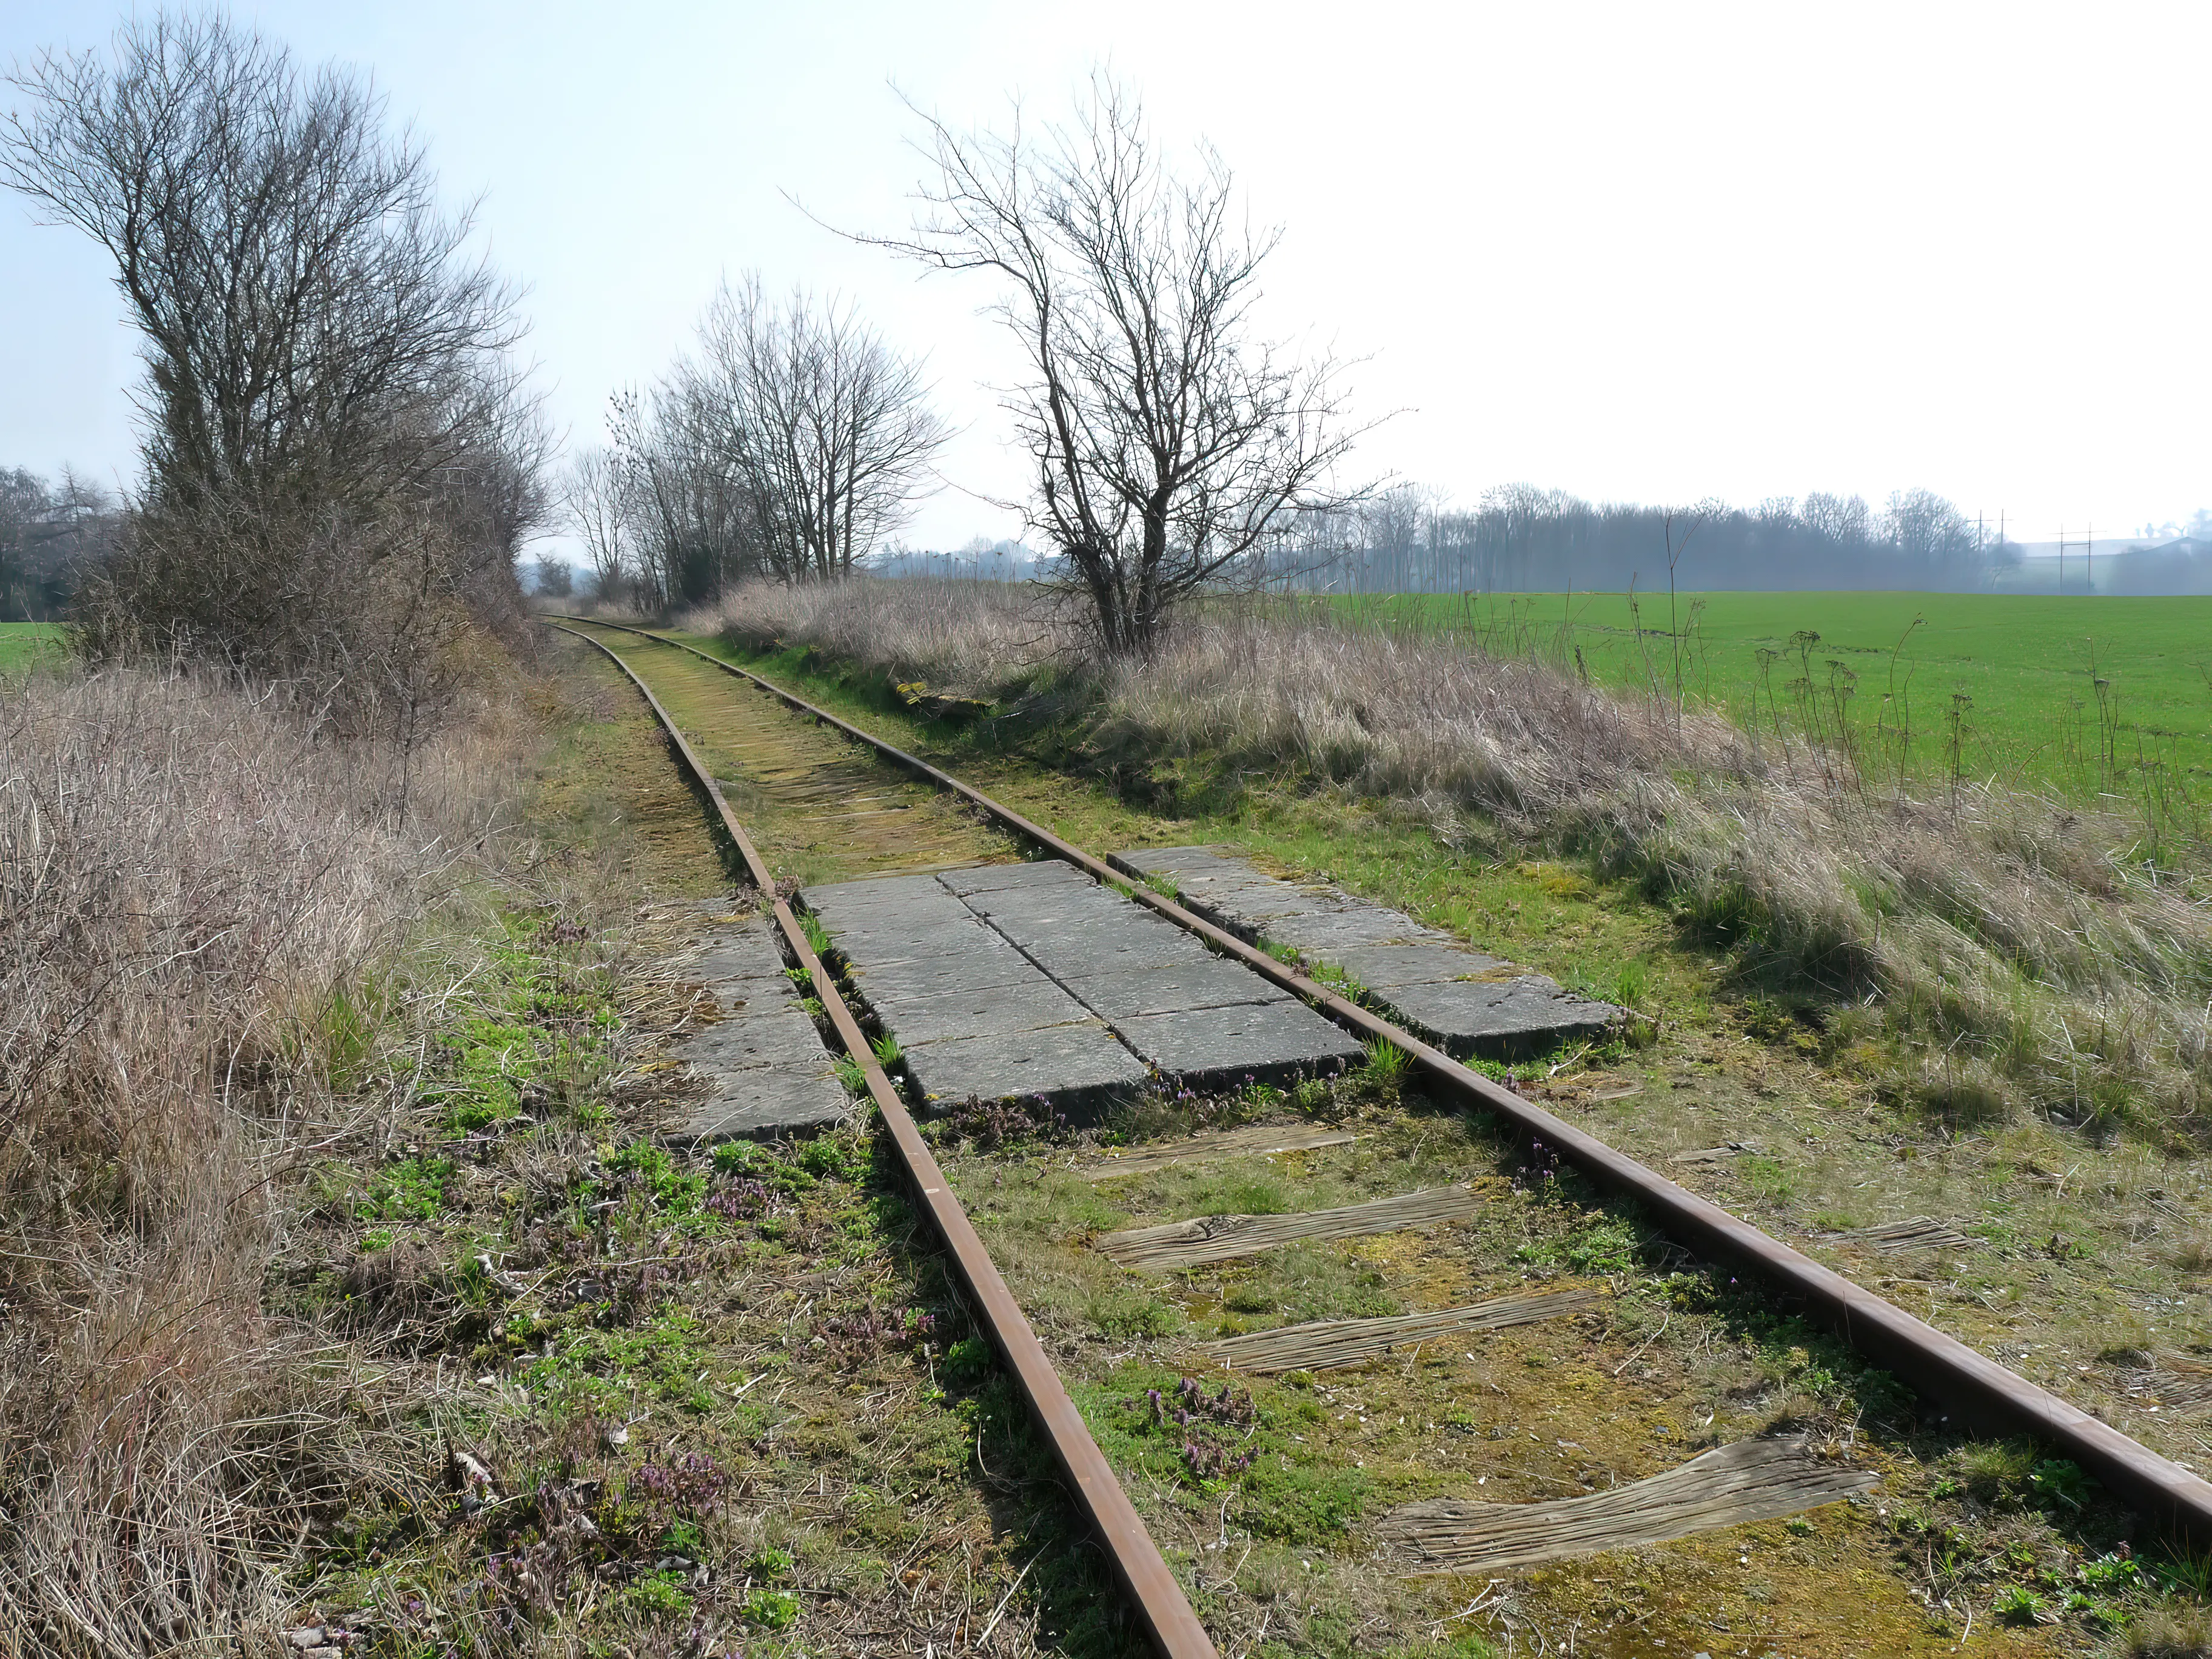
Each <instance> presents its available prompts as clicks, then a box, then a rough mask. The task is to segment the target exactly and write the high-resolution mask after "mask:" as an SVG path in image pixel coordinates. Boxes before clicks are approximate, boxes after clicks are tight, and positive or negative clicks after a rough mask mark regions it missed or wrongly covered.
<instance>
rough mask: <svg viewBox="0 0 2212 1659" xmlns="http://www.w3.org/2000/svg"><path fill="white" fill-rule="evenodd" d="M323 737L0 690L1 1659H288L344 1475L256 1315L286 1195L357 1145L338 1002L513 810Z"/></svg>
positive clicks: (185, 678) (468, 781)
mask: <svg viewBox="0 0 2212 1659" xmlns="http://www.w3.org/2000/svg"><path fill="white" fill-rule="evenodd" d="M313 713H314V711H313V709H310V708H301V707H297V706H294V705H293V704H292V703H291V702H288V701H287V700H286V699H285V698H284V697H283V696H277V695H262V696H254V695H249V694H248V693H246V692H244V691H242V690H239V689H237V688H236V687H235V686H234V685H232V684H226V683H223V682H220V681H217V680H216V679H213V678H208V677H205V676H201V675H196V674H187V673H171V672H162V671H156V670H151V669H136V668H125V667H113V668H109V669H106V670H104V671H100V672H99V673H97V674H90V675H87V674H83V673H82V672H79V671H73V670H72V671H62V672H56V673H53V674H50V675H40V676H35V677H33V678H31V679H30V680H29V681H28V682H27V684H22V685H21V686H14V687H11V686H0V1195H4V1209H0V1249H4V1251H5V1253H6V1258H7V1266H6V1269H5V1274H6V1277H5V1280H4V1285H0V1298H4V1307H0V1443H4V1451H3V1452H0V1654H5V1655H9V1656H14V1655H18V1654H30V1653H41V1654H56V1653H84V1654H94V1653H97V1654H102V1655H113V1654H120V1653H126V1652H127V1653H132V1654H136V1653H140V1652H154V1651H164V1652H166V1651H191V1650H204V1651H212V1650H215V1649H216V1648H217V1647H222V1649H223V1650H225V1651H228V1650H230V1649H229V1647H228V1641H229V1639H230V1637H231V1636H232V1635H233V1634H234V1633H241V1632H252V1633H253V1634H255V1635H258V1636H260V1637H263V1638H266V1637H268V1636H270V1634H272V1633H273V1632H274V1630H275V1627H276V1620H277V1619H278V1617H279V1615H280V1613H281V1608H282V1597H281V1595H280V1594H279V1586H278V1584H277V1582H276V1577H275V1575H276V1571H277V1569H278V1568H279V1567H280V1566H281V1565H283V1560H284V1559H285V1557H286V1555H287V1554H288V1553H289V1550H290V1549H291V1547H293V1545H294V1543H295V1541H296V1537H297V1531H296V1527H295V1523H294V1515H293V1506H294V1504H295V1501H296V1499H297V1497H298V1493H299V1490H300V1488H301V1485H302V1482H303V1481H304V1482H305V1483H306V1484H307V1485H312V1484H313V1468H314V1466H315V1465H317V1464H318V1462H320V1461H321V1460H322V1459H324V1458H327V1457H328V1456H331V1455H343V1451H344V1449H343V1447H340V1446H337V1445H334V1444H331V1443H328V1441H327V1439H325V1443H322V1444H321V1445H320V1446H319V1448H318V1449H317V1455H313V1456H311V1455H307V1450H308V1447H309V1444H310V1441H311V1438H312V1437H315V1436H317V1435H319V1434H323V1433H324V1432H325V1430H326V1428H327V1424H326V1422H325V1419H323V1418H322V1417H321V1416H320V1415H319V1413H318V1411H317V1409H316V1407H315V1404H314V1399H313V1389H312V1388H311V1387H310V1385H309V1383H308V1381H307V1370H306V1366H305V1359H306V1355H307V1351H308V1350H309V1349H311V1348H312V1347H313V1346H314V1344H313V1339H312V1337H311V1335H310V1334H307V1333H303V1332H301V1331H297V1330H288V1329H284V1328H277V1327H276V1326H274V1325H272V1324H271V1322H269V1321H268V1320H267V1319H265V1318H264V1315H263V1313H262V1288H263V1275H264V1267H265V1266H266V1264H267V1262H268V1261H269V1259H270V1255H271V1253H272V1247H273V1245H274V1243H275V1241H276V1237H277V1234H278V1231H279V1230H280V1229H281V1227H282V1226H283V1224H284V1217H283V1210H282V1205H281V1202H280V1200H278V1198H277V1197H276V1193H277V1190H278V1184H279V1183H278V1177H280V1176H282V1175H283V1174H284V1173H285V1172H287V1171H288V1170H290V1169H291V1168H293V1167H294V1166H295V1165H296V1164H298V1163H299V1162H300V1161H301V1158H303V1156H304V1155H305V1154H306V1153H307V1152H310V1151H311V1150H312V1149H313V1147H314V1146H316V1144H317V1143H318V1142H319V1141H323V1140H325V1139H327V1138H328V1137H330V1136H331V1135H332V1134H333V1133H336V1132H337V1131H338V1130H339V1129H340V1128H341V1127H342V1126H341V1125H340V1124H339V1122H338V1121H337V1106H336V1104H335V1103H334V1100H333V1097H332V1094H331V1090H330V1088H329V1086H328V1077H327V1063H326V1062H327V1058H328V1054H329V1053H330V1051H331V1038H332V1035H333V1031H332V1025H331V1011H332V1009H333V1006H334V1003H333V998H334V996H335V995H336V994H339V993H342V992H344V991H346V990H348V989H349V988H351V987H358V986H359V985H360V984H361V983H362V981H363V979H364V978H365V977H367V976H368V975H374V973H376V972H377V971H378V970H379V969H380V968H382V967H383V966H384V965H385V964H386V963H388V962H389V961H390V960H391V957H392V952H393V951H394V950H395V949H396V948H397V947H398V945H399V943H400V942H401V940H402V939H403V938H404V935H405V933H406V930H407V928H408V927H409V926H410V922H411V921H413V919H414V918H416V916H417V915H419V914H421V912H422V908H423V906H424V903H425V896H426V892H427V891H428V885H427V884H428V881H429V879H430V878H432V877H434V876H435V874H436V873H437V872H439V871H440V870H441V869H442V868H444V867H446V866H449V865H450V863H451V862H452V860H453V856H454V855H453V850H452V849H453V848H455V847H456V846H465V845H466V844H468V843H467V842H465V841H463V840H462V839H461V836H462V835H463V833H464V832H465V833H466V834H467V835H468V836H470V837H471V838H473V837H474V836H476V835H477V834H478V833H480V830H481V825H482V822H483V818H484V817H485V814H486V811H487V805H488V804H489V803H490V802H492V801H494V800H495V799H497V797H498V795H499V794H500V793H501V791H502V785H503V783H504V781H505V778H504V775H503V773H502V769H501V766H500V765H499V764H498V762H499V760H500V758H501V747H500V745H499V744H497V743H496V742H494V743H492V744H489V746H487V745H486V744H485V740H484V737H483V726H481V725H479V726H477V728H476V729H475V730H474V731H471V730H470V729H468V728H466V727H457V728H455V729H454V730H453V732H450V733H449V734H448V735H447V736H446V737H444V738H439V739H436V740H434V741H433V742H432V743H431V744H429V745H428V747H427V748H425V749H423V750H420V751H418V753H417V754H416V756H415V757H413V759H412V761H411V763H410V767H409V769H408V772H407V775H405V776H404V777H403V776H401V775H398V774H397V773H394V772H391V771H388V770H386V769H381V768H377V767H365V766H364V765H363V764H362V756H361V754H360V753H359V751H357V750H355V749H353V748H350V747H349V746H348V745H345V744H340V743H337V742H334V741H331V740H329V739H328V738H327V735H326V734H325V733H320V732H319V731H318V728H317V723H316V721H315V720H314V719H313ZM494 724H496V722H494ZM403 799H404V801H405V802H406V805H404V808H403V806H402V805H401V802H402V800H403Z"/></svg>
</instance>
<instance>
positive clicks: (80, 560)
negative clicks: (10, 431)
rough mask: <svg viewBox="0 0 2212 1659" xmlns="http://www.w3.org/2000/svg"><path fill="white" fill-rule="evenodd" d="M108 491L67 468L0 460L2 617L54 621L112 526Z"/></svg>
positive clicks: (112, 506)
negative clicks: (41, 469)
mask: <svg viewBox="0 0 2212 1659" xmlns="http://www.w3.org/2000/svg"><path fill="white" fill-rule="evenodd" d="M117 521H118V511H117V507H116V503H115V501H114V500H113V498H112V497H111V496H109V495H106V493H105V492H104V491H102V490H101V489H100V488H99V487H98V486H96V485H94V484H91V483H87V482H86V481H85V480H84V479H82V478H80V477H77V476H76V474H74V473H72V472H67V471H64V473H63V474H62V476H61V477H60V478H59V479H58V481H55V482H52V483H49V482H48V481H47V480H46V479H45V478H42V477H40V476H39V475H38V474H37V473H35V472H28V471H24V470H23V469H22V468H21V467H16V468H14V469H12V470H10V469H9V468H6V467H0V622H53V621H56V620H58V618H59V617H61V615H62V613H63V611H64V609H65V608H66V607H67V605H68V604H69V600H70V593H71V592H73V591H74V590H75V588H76V581H77V577H78V574H79V573H80V572H82V570H83V569H84V568H86V567H87V566H88V565H89V564H91V563H93V562H95V561H96V560H98V559H99V558H100V556H101V555H102V554H104V553H105V552H106V550H107V548H108V545H109V544H110V542H111V540H112V538H113V535H114V532H115V527H116V524H117Z"/></svg>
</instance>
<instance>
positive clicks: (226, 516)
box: [0, 14, 548, 732]
mask: <svg viewBox="0 0 2212 1659" xmlns="http://www.w3.org/2000/svg"><path fill="white" fill-rule="evenodd" d="M9 84H10V85H11V86H12V87H13V88H14V89H15V92H16V93H17V94H19V96H20V98H21V103H20V104H19V106H17V107H16V108H15V110H14V111H13V112H11V113H10V114H9V116H8V117H7V118H5V120H4V121H0V179H4V180H5V182H7V183H8V184H9V185H12V186H14V187H15V189H16V190H17V191H21V193H22V194H23V195H25V196H26V197H27V198H28V199H29V200H30V202H31V204H33V208H34V210H37V211H39V212H40V213H42V214H44V215H45V216H47V217H48V218H49V219H50V220H52V222H58V223H61V224H65V225H70V226H74V227H75V228H78V229H80V230H82V231H83V232H84V233H85V234H88V235H89V236H91V237H92V238H93V239H94V240H96V241H97V242H99V243H100V246H102V247H103V248H105V249H106V252H107V253H108V254H109V256H110V257H111V258H112V260H113V261H114V264H115V270H116V282H117V285H118V288H119V289H120V290H121V292H122V294H123V296H124V299H125V304H126V307H127V310H128V313H129V315H130V317H131V320H132V321H133V322H134V323H135V324H136V325H137V329H138V331H139V333H140V337H141V341H142V346H143V356H144V358H145V362H146V376H145V380H144V381H143V385H142V386H141V387H140V390H139V394H138V395H139V408H140V414H141V417H142V424H143V477H142V479H141V481H140V483H139V486H138V490H137V500H136V501H135V502H134V503H133V511H132V513H131V518H130V520H129V522H128V523H127V525H126V526H125V532H124V534H123V535H122V536H121V537H120V538H119V540H118V548H117V551H116V554H115V556H114V557H112V559H110V560H108V561H107V562H106V563H105V564H104V565H103V566H102V568H100V570H99V571H98V572H97V573H96V574H95V576H94V579H93V580H88V581H87V582H86V583H85V585H84V586H83V588H82V592H81V595H80V599H79V622H80V623H81V628H82V635H83V639H84V642H85V644H86V645H87V647H88V648H89V649H90V650H91V651H92V652H93V653H94V654H96V655H105V656H116V655H127V654H130V653H134V652H144V651H149V650H150V651H153V652H155V653H169V652H173V651H176V650H179V649H182V650H185V651H187V652H190V653H194V654H197V655H200V656H204V657H210V658H215V659H221V660H223V661H225V662H228V663H229V664H231V665H234V666H235V667H238V668H240V669H243V670H245V671H248V672H252V673H258V674H262V675H280V676H287V675H301V674H305V675H308V676H311V677H313V678H315V679H316V680H317V682H318V683H319V685H320V686H321V687H322V688H323V690H325V695H326V696H332V698H333V701H334V702H335V704H336V706H337V707H340V708H361V707H366V708H369V709H371V710H373V711H374V714H376V716H377V718H378V720H379V722H380V723H382V724H386V725H388V726H390V727H391V728H392V729H394V730H398V731H405V732H411V731H414V730H415V729H416V728H417V727H419V726H420V725H421V722H422V717H423V715H424V713H425V710H426V708H428V706H429V705H432V704H435V703H440V702H443V701H445V700H446V699H447V698H448V697H449V696H450V695H451V690H452V688H451V686H450V684H447V680H448V679H449V678H450V677H449V676H448V675H447V674H446V673H445V672H443V671H442V670H441V669H440V668H439V667H438V664H439V659H440V658H441V654H442V647H443V643H444V641H447V640H448V639H449V638H450V637H452V636H453V635H454V633H455V632H456V631H457V630H459V629H465V628H467V627H471V626H477V627H481V626H483V625H486V624H490V625H494V626H497V625H499V624H500V623H502V622H504V621H505V620H506V619H507V618H509V617H513V615H514V614H516V611H517V609H518V598H519V595H518V592H517V588H516V583H515V579H514V574H513V560H514V555H515V552H516V550H517V548H518V546H519V545H520V542H521V540H522V539H523V538H524V537H525V536H526V534H527V533H528V532H529V531H530V530H531V529H532V527H533V526H535V525H536V524H537V523H538V521H539V520H541V519H542V518H543V516H544V512H545V502H544V495H543V490H542V488H541V486H540V484H539V483H538V473H539V471H540V470H541V468H542V465H543V464H544V456H545V451H546V448H547V446H548V440H547V436H546V435H545V433H544V428H543V426H542V423H541V422H539V421H538V417H537V415H536V411H535V410H534V408H533V407H532V404H531V402H530V400H529V399H528V398H527V397H526V396H525V395H524V394H523V392H522V390H521V387H520V381H519V378H518V375H517V374H516V371H515V370H514V369H513V367H512V365H511V364H510V362H509V360H508V355H507V354H508V352H509V350H510V349H511V348H512V347H513V345H514V343H516V340H517V339H518V337H519V335H520V326H519V325H518V323H517V322H516V320H515V316H514V295H513V291H512V290H511V289H509V288H508V287H507V285H506V284H505V283H502V282H501V280H500V279H499V278H498V277H497V276H495V274H494V273H493V272H492V271H491V270H490V269H489V267H488V266H487V265H486V264H484V263H483V261H482V260H480V259H477V258H473V257H471V254H470V253H469V252H468V247H469V243H470V240H471V230H472V222H471V215H470V214H469V213H468V212H466V211H463V212H459V213H449V212H447V211H444V210H441V208H440V206H439V204H438V200H437V187H436V178H435V174H434V173H432V171H431V169H430V167H429V163H428V157H427V155H426V154H425V152H424V150H423V149H422V145H421V144H420V143H418V142H417V141H416V139H415V138H414V137H413V136H412V135H411V134H409V133H407V132H405V131H393V130H392V127H391V125H390V123H389V121H388V119H387V117H386V111H385V107H384V101H383V100H382V98H381V97H380V95H379V94H377V93H376V91H375V89H374V88H373V87H372V86H371V85H370V84H369V83H368V82H367V81H365V80H364V79H362V77H360V76H356V75H354V74H352V73H350V72H348V71H345V70H340V69H337V68H334V67H326V68H324V69H321V70H315V71H313V72H309V71H307V70H302V69H301V67H300V66H299V65H298V64H295V62H294V60H293V59H292V58H291V56H290V54H289V52H287V51H286V50H285V49H284V48H283V47H282V46H278V45H276V44H275V43H272V42H270V41H269V40H265V39H264V38H263V37H261V36H260V35H258V34H257V33H253V32H252V30H250V29H247V28H245V27H241V26H240V25H237V24H234V23H232V22H230V21H228V20H226V19H224V18H222V17H221V16H219V15H204V16H199V17H192V18H179V17H178V16H174V15H169V14H160V15H155V16H153V17H151V18H150V19H145V20H135V21H131V22H129V23H127V24H125V26H124V27H123V28H122V29H121V30H120V31H119V32H118V34H117V36H116V38H115V40H114V42H113V45H112V50H110V51H109V52H105V53H103V52H86V53H82V54H80V55H76V56H63V55H58V54H54V53H48V54H46V55H44V56H42V57H40V58H38V59H36V60H35V61H34V62H33V63H32V64H30V65H28V66H27V68H25V69H23V70H21V71H19V72H18V73H17V74H15V76H12V77H11V79H10V82H9ZM418 664H420V665H423V666H424V667H425V669H426V670H427V671H426V672H422V673H417V671H416V665H418ZM387 714H388V715H389V716H390V719H389V720H386V718H385V717H386V715H387Z"/></svg>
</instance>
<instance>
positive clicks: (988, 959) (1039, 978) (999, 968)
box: [848, 930, 1051, 1012]
mask: <svg viewBox="0 0 2212 1659" xmlns="http://www.w3.org/2000/svg"><path fill="white" fill-rule="evenodd" d="M979 931H980V930H979ZM848 959H849V960H850V961H851V962H852V979H853V983H854V986H855V987H857V988H858V989H859V991H860V994H861V995H862V996H864V997H866V999H867V1000H868V1001H869V1002H870V1003H871V1004H872V1005H873V1006H875V1007H876V1008H877V1009H878V1012H881V1011H882V1010H884V1008H885V1007H887V1006H891V1005H893V1004H896V1003H902V1002H908V1001H912V1000H915V998H918V997H930V996H939V995H943V994H946V993H948V992H953V991H985V990H991V989H994V988H997V987H1013V986H1020V985H1029V984H1032V983H1035V984H1049V983H1050V982H1051V981H1049V980H1048V978H1047V977H1046V975H1044V973H1043V972H1042V970H1041V969H1039V968H1038V967H1037V965H1036V963H1033V962H1031V961H1030V959H1029V958H1028V957H1025V956H1024V955H1023V954H1022V953H1021V952H1020V951H1017V950H1015V949H1014V947H1013V946H1012V945H1009V944H1007V943H1006V941H1005V940H1004V939H1000V938H998V937H997V936H996V935H995V934H985V935H984V937H983V939H982V940H981V942H979V943H977V944H975V945H972V946H969V948H966V949H963V950H946V951H933V952H932V953H931V954H929V955H928V956H925V957H907V958H905V959H903V960H901V961H896V962H886V963H882V964H881V965H880V966H872V965H871V963H872V958H870V957H867V956H866V955H856V956H853V957H849V958H848Z"/></svg>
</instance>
